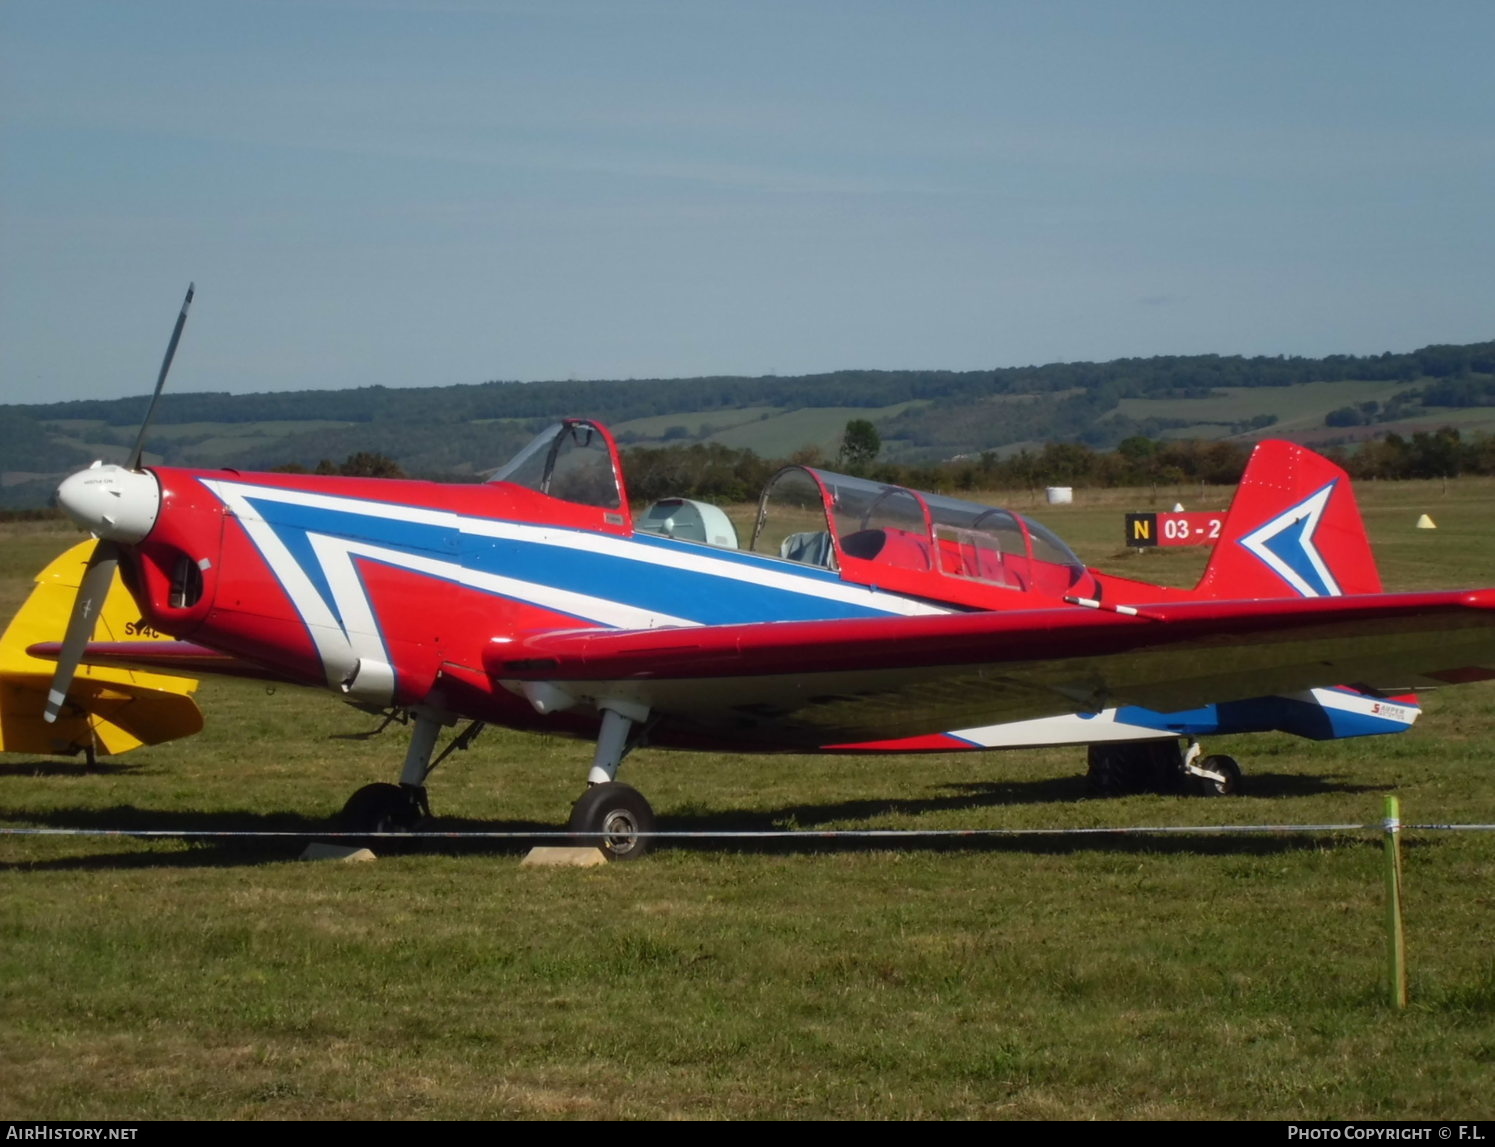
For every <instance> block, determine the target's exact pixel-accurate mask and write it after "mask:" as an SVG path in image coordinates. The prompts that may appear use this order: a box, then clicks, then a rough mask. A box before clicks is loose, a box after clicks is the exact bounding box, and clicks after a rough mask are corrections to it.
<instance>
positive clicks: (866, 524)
mask: <svg viewBox="0 0 1495 1147" xmlns="http://www.w3.org/2000/svg"><path fill="white" fill-rule="evenodd" d="M752 548H753V549H754V550H755V551H756V552H758V553H761V554H771V555H773V556H775V557H782V558H787V559H789V560H790V561H796V562H802V563H804V564H806V565H817V566H824V567H825V568H827V569H839V570H841V571H843V573H844V574H846V575H847V576H848V577H850V578H851V580H856V581H862V580H864V578H863V577H862V576H857V575H858V574H859V573H862V572H865V568H866V567H864V566H861V565H860V563H875V564H876V565H877V566H881V567H887V568H895V569H902V570H908V571H912V572H915V573H934V574H942V575H944V576H947V577H957V578H965V579H970V580H971V581H974V582H981V583H984V584H987V585H993V586H1003V587H1006V588H1009V589H1017V590H1034V591H1037V592H1038V593H1042V594H1047V595H1049V596H1053V597H1060V596H1063V595H1064V594H1067V593H1070V592H1072V590H1073V589H1074V587H1076V586H1077V585H1078V584H1079V583H1080V582H1081V581H1082V580H1085V579H1087V577H1088V571H1087V570H1086V568H1085V563H1084V562H1082V561H1080V559H1079V558H1078V557H1076V556H1075V553H1074V551H1073V550H1071V549H1070V548H1069V547H1068V546H1067V545H1065V544H1064V542H1063V541H1062V540H1061V539H1060V538H1059V537H1058V536H1057V535H1056V534H1054V533H1053V532H1052V531H1051V530H1049V529H1047V528H1046V527H1044V526H1042V525H1040V524H1039V523H1037V522H1035V521H1033V520H1032V519H1030V518H1026V517H1024V516H1023V515H1022V514H1018V513H1014V512H1013V511H1011V510H1001V509H996V508H994V507H992V506H983V505H979V504H978V503H975V502H966V501H962V500H960V499H958V498H947V497H945V496H943V495H941V494H924V493H920V492H918V491H915V490H909V489H906V488H904V487H902V486H889V485H886V484H884V483H881V482H872V481H868V480H867V479H865V478H853V477H850V476H849V475H845V474H832V473H830V472H828V471H825V470H817V469H814V468H813V467H809V466H789V467H786V468H785V469H783V470H780V471H779V472H778V473H777V474H775V475H774V477H773V478H772V479H770V480H769V483H768V485H767V487H765V488H764V491H763V497H762V499H761V500H760V502H759V504H758V518H757V523H756V526H755V528H754V531H753V542H752Z"/></svg>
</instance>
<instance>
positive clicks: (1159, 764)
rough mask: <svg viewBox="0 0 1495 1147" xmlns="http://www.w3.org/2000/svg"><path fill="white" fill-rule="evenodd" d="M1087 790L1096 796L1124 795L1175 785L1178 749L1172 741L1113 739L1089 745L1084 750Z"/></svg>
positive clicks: (1151, 791) (1156, 790)
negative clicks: (1087, 749) (1125, 740)
mask: <svg viewBox="0 0 1495 1147" xmlns="http://www.w3.org/2000/svg"><path fill="white" fill-rule="evenodd" d="M1086 760H1087V762H1088V772H1087V776H1088V777H1089V780H1090V791H1091V792H1092V793H1094V794H1095V795H1096V796H1100V797H1125V796H1132V795H1133V794H1135V793H1155V792H1165V791H1168V789H1169V788H1170V787H1176V785H1177V781H1176V779H1174V775H1175V774H1176V773H1177V769H1178V761H1179V751H1178V743H1177V742H1176V741H1142V742H1140V743H1139V742H1135V741H1132V742H1117V743H1101V744H1095V745H1091V746H1090V747H1089V751H1088V753H1087V754H1086Z"/></svg>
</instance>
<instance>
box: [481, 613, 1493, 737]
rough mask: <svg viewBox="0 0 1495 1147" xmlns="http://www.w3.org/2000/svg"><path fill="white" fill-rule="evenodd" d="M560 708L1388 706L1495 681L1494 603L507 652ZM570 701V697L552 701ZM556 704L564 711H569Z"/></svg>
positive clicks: (592, 636)
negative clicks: (1321, 699) (1293, 697)
mask: <svg viewBox="0 0 1495 1147" xmlns="http://www.w3.org/2000/svg"><path fill="white" fill-rule="evenodd" d="M487 669H488V671H489V673H490V674H491V675H492V676H493V677H495V678H496V679H498V680H499V681H501V682H503V683H504V684H506V685H508V686H509V687H510V688H512V689H514V690H516V691H518V692H523V693H525V694H526V695H529V696H531V698H532V699H537V698H538V699H540V700H541V701H543V702H545V703H548V704H550V705H555V704H557V703H564V702H565V701H566V700H575V701H576V702H578V703H581V704H592V703H595V702H596V701H597V700H600V699H608V698H611V699H616V700H622V701H631V702H634V703H637V704H642V705H646V706H648V707H649V709H650V710H651V711H653V712H654V713H656V714H660V715H664V716H666V717H668V718H670V720H671V722H672V724H673V725H674V726H676V727H677V728H684V729H693V730H698V731H700V732H701V733H703V734H708V735H712V736H724V737H729V738H733V739H739V738H740V739H744V740H753V741H765V742H775V743H783V744H785V745H804V746H811V745H825V744H838V743H846V742H853V741H870V740H880V739H887V738H894V737H909V736H917V735H920V734H923V733H931V732H937V731H941V730H947V729H959V728H971V727H975V726H980V725H990V724H997V723H1001V722H1006V721H1018V720H1026V719H1029V718H1036V717H1048V716H1057V715H1060V714H1064V713H1086V712H1095V711H1099V710H1101V709H1109V708H1113V707H1117V706H1121V705H1140V706H1142V707H1144V708H1147V709H1152V710H1155V711H1159V712H1176V711H1178V710H1182V709H1191V708H1195V707H1197V706H1200V705H1205V704H1209V703H1211V702H1221V701H1233V700H1240V699H1245V698H1251V697H1264V696H1270V695H1273V694H1279V693H1291V692H1297V691H1299V690H1303V689H1308V688H1314V687H1319V686H1329V685H1340V684H1347V685H1355V686H1358V687H1362V688H1367V689H1369V690H1371V691H1376V692H1381V693H1384V694H1387V695H1394V694H1398V693H1405V692H1409V691H1411V690H1413V689H1415V688H1419V687H1427V686H1430V685H1437V684H1440V683H1446V682H1452V681H1468V680H1476V679H1480V678H1483V677H1491V676H1495V589H1488V590H1475V591H1460V592H1446V593H1416V594H1376V595H1365V596H1358V597H1333V598H1303V599H1293V600H1275V601H1226V602H1220V601H1204V602H1184V603H1172V604H1167V605H1155V606H1148V607H1147V608H1146V614H1145V616H1137V617H1131V616H1125V615H1122V614H1117V613H1113V612H1108V611H1104V610H1092V609H1084V608H1080V607H1074V608H1070V609H1046V610H1031V611H1004V612H994V613H963V614H945V615H940V616H935V617H897V618H886V619H884V618H874V619H855V620H844V621H810V622H777V623H772V624H766V625H733V626H702V627H693V628H677V629H656V630H627V631H618V630H584V631H577V630H570V631H566V632H556V633H545V634H538V635H533V636H530V637H527V638H524V639H521V640H519V641H515V642H494V644H493V645H492V646H491V648H490V652H489V655H488V657H487ZM556 691H558V692H556ZM558 699H559V701H558Z"/></svg>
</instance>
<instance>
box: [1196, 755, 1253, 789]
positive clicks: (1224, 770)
mask: <svg viewBox="0 0 1495 1147" xmlns="http://www.w3.org/2000/svg"><path fill="white" fill-rule="evenodd" d="M1194 767H1195V768H1197V769H1201V770H1203V771H1204V772H1206V773H1212V774H1214V775H1213V776H1208V777H1201V776H1199V775H1198V774H1197V773H1190V774H1189V787H1190V788H1191V789H1192V790H1193V791H1194V793H1195V795H1197V796H1202V797H1233V796H1237V795H1239V793H1240V791H1241V766H1240V765H1238V764H1236V760H1235V758H1234V757H1227V756H1223V755H1216V756H1212V757H1205V758H1204V759H1203V760H1201V761H1199V762H1198V764H1196V765H1195V766H1194Z"/></svg>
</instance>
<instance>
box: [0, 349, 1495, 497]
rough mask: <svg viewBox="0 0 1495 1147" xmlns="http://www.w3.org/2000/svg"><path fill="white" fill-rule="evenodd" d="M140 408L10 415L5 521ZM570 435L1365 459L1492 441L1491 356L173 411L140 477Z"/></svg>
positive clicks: (493, 450)
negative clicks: (1394, 447)
mask: <svg viewBox="0 0 1495 1147" xmlns="http://www.w3.org/2000/svg"><path fill="white" fill-rule="evenodd" d="M146 404H147V399H146V397H145V396H144V395H141V396H140V397H137V398H128V399H117V400H108V401H105V400H85V401H76V402H58V403H47V404H38V405H24V406H22V405H10V406H3V407H0V505H8V506H25V505H37V504H41V503H42V502H44V501H45V500H46V498H47V497H49V496H50V493H51V490H52V488H53V486H54V485H55V482H56V479H57V477H58V476H59V475H61V474H63V473H66V472H68V471H69V470H71V469H74V468H77V467H79V466H83V465H87V464H88V462H89V461H91V460H92V459H94V458H100V457H102V458H105V459H111V460H118V459H121V458H123V456H124V454H125V452H126V451H127V450H128V448H129V445H130V443H131V442H132V441H133V439H134V435H135V432H136V430H137V428H138V426H139V423H140V420H141V418H142V417H143V416H144V412H145V408H146ZM565 415H586V416H588V417H592V418H596V419H598V420H600V421H603V422H605V423H607V424H608V425H609V427H611V428H612V429H613V431H614V432H615V433H616V434H617V435H618V437H619V439H620V441H622V442H623V443H624V444H625V445H650V446H657V445H661V444H665V445H668V444H687V443H692V442H699V443H719V444H721V445H724V446H727V447H731V448H733V449H735V450H741V449H749V450H752V451H754V452H755V453H756V454H758V455H759V456H760V457H763V458H783V457H787V456H789V455H791V454H793V453H795V452H797V451H803V450H807V449H815V448H818V449H820V450H821V451H823V452H824V453H825V454H826V455H827V456H828V457H829V456H833V455H834V454H835V451H836V445H837V441H838V437H839V435H840V433H841V431H842V429H843V428H844V427H845V425H846V422H847V421H848V420H849V419H853V418H857V419H867V420H869V421H871V422H873V423H874V424H875V425H876V427H877V429H878V431H879V433H880V434H881V436H882V441H883V451H882V457H883V459H886V460H891V461H899V462H919V463H929V462H936V461H940V460H946V459H953V458H960V457H966V458H969V457H973V456H979V455H981V454H983V453H988V454H994V455H996V456H1005V455H1009V454H1013V453H1016V452H1018V451H1019V450H1021V449H1024V448H1027V449H1036V448H1038V447H1041V446H1042V445H1043V444H1044V443H1048V442H1074V443H1082V444H1084V445H1087V446H1090V447H1093V448H1109V447H1112V446H1115V445H1116V444H1117V443H1119V442H1121V441H1123V440H1125V439H1128V438H1133V437H1137V436H1142V437H1146V438H1150V439H1160V440H1177V439H1191V438H1195V439H1205V440H1218V439H1231V440H1236V441H1249V440H1251V439H1254V438H1259V437H1263V436H1265V435H1267V434H1273V435H1279V436H1282V437H1289V438H1294V439H1297V440H1299V441H1309V442H1318V443H1324V442H1327V441H1340V442H1345V441H1356V440H1364V439H1366V438H1369V437H1375V436H1378V435H1380V434H1384V433H1386V432H1388V431H1391V432H1398V433H1410V432H1414V431H1416V430H1430V429H1433V428H1436V427H1438V426H1441V425H1444V424H1449V425H1455V426H1458V427H1461V428H1463V429H1465V430H1478V429H1482V428H1489V429H1495V342H1486V343H1477V344H1471V345H1467V346H1429V347H1424V348H1422V349H1421V350H1417V351H1412V352H1409V353H1404V354H1392V353H1389V352H1388V353H1386V354H1381V355H1374V356H1354V355H1331V356H1329V357H1327V358H1321V359H1308V358H1298V357H1282V356H1278V357H1268V356H1257V357H1254V358H1243V357H1239V356H1221V355H1193V356H1162V357H1155V358H1146V359H1140V358H1134V359H1117V360H1115V361H1112V362H1106V363H1052V364H1049V365H1046V366H1030V367H1013V368H1003V369H997V370H988V371H935V370H847V371H836V372H833V373H830V374H819V375H802V376H793V377H790V376H782V377H781V376H767V377H759V378H746V377H706V378H689V379H627V380H591V381H554V382H503V381H498V382H487V383H481V384H474V385H464V386H445V387H411V388H408V389H403V388H387V387H382V386H374V387H364V388H359V389H354V390H338V391H327V390H302V391H285V392H276V393H266V394H247V395H229V394H217V393H170V392H168V393H167V394H166V395H165V396H164V397H163V399H162V401H161V408H160V410H159V412H158V414H157V418H156V423H155V425H154V427H153V428H152V432H151V438H150V443H149V445H150V454H149V456H148V460H150V461H161V462H166V463H172V464H180V465H200V466H219V465H232V466H237V467H241V468H270V467H274V466H277V465H283V464H286V463H296V464H299V465H302V466H307V467H312V466H315V465H316V464H317V463H318V462H319V461H321V460H323V459H328V458H333V459H338V458H343V457H346V456H348V455H351V454H355V453H359V452H371V453H379V454H383V455H386V456H388V457H390V458H392V459H394V460H395V461H397V462H398V463H399V464H400V465H401V466H402V467H403V468H404V469H405V471H407V472H408V473H411V474H419V475H430V476H461V475H471V474H473V473H475V472H477V471H480V470H483V469H487V468H489V467H492V466H495V465H497V464H498V463H500V462H502V461H503V460H504V459H505V458H506V457H507V456H508V455H509V454H510V453H511V452H512V451H513V450H514V449H515V448H516V447H517V446H518V445H519V444H521V443H522V442H523V441H524V440H525V439H526V438H527V437H528V436H529V435H530V434H532V433H533V432H534V431H535V430H536V429H537V428H538V427H539V426H541V425H543V424H544V423H546V422H548V421H551V420H553V419H555V418H558V417H562V416H565Z"/></svg>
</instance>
